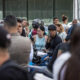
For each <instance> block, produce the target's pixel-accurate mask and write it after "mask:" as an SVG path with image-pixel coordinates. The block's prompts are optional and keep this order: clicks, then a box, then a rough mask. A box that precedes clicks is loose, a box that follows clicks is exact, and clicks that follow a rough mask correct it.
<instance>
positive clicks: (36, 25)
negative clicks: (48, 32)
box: [32, 21, 39, 30]
mask: <svg viewBox="0 0 80 80" xmlns="http://www.w3.org/2000/svg"><path fill="white" fill-rule="evenodd" d="M32 27H33V29H35V30H37V29H38V27H39V23H38V22H36V21H33V22H32Z"/></svg>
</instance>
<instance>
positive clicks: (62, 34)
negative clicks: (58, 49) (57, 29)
mask: <svg viewBox="0 0 80 80" xmlns="http://www.w3.org/2000/svg"><path fill="white" fill-rule="evenodd" d="M58 36H59V37H60V38H61V39H62V41H64V39H65V38H66V36H67V34H66V32H62V33H58Z"/></svg>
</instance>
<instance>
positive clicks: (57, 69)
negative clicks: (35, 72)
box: [53, 52, 71, 80]
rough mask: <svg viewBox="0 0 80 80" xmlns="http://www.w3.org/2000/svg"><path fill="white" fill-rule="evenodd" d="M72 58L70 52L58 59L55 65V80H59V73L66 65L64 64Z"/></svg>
mask: <svg viewBox="0 0 80 80" xmlns="http://www.w3.org/2000/svg"><path fill="white" fill-rule="evenodd" d="M70 57H71V54H70V52H66V53H63V54H62V55H61V56H60V57H58V58H57V60H56V61H55V63H54V65H53V78H54V80H58V76H59V72H60V70H61V68H62V66H63V65H64V63H65V62H66V61H67V60H68V59H69V58H70Z"/></svg>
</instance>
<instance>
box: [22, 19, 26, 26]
mask: <svg viewBox="0 0 80 80" xmlns="http://www.w3.org/2000/svg"><path fill="white" fill-rule="evenodd" d="M26 24H27V20H25V19H23V20H22V26H23V27H26Z"/></svg>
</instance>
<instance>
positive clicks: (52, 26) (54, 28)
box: [48, 24, 56, 30]
mask: <svg viewBox="0 0 80 80" xmlns="http://www.w3.org/2000/svg"><path fill="white" fill-rule="evenodd" d="M48 30H56V26H55V25H53V24H52V25H49V26H48Z"/></svg>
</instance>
